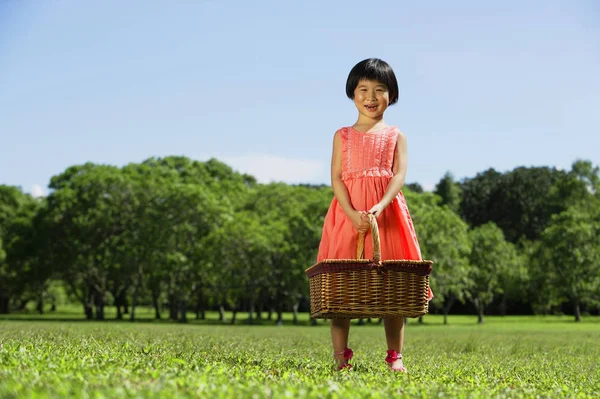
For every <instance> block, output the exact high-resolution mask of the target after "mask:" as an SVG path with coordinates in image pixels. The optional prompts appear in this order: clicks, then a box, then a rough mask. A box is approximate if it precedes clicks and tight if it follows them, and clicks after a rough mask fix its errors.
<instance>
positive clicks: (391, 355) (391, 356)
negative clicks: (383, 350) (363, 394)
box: [385, 349, 407, 373]
mask: <svg viewBox="0 0 600 399" xmlns="http://www.w3.org/2000/svg"><path fill="white" fill-rule="evenodd" d="M396 360H402V354H400V353H398V352H396V351H395V350H392V349H388V351H387V357H386V358H385V361H386V362H387V363H388V364H389V366H390V368H391V369H392V370H393V371H400V372H402V373H407V370H406V367H404V365H402V366H400V367H394V366H392V364H394V362H395V361H396Z"/></svg>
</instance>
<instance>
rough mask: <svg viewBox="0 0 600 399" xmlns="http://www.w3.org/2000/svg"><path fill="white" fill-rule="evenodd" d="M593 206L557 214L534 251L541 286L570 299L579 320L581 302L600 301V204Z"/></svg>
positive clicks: (592, 302)
mask: <svg viewBox="0 0 600 399" xmlns="http://www.w3.org/2000/svg"><path fill="white" fill-rule="evenodd" d="M594 205H595V206H594V209H593V211H589V210H588V209H586V208H583V209H582V208H581V207H570V208H569V209H567V210H566V211H564V212H562V213H560V214H558V215H555V216H554V217H553V218H552V221H551V223H550V225H549V226H548V228H547V229H546V230H545V231H544V232H543V234H542V236H541V238H540V246H539V247H538V248H537V251H536V254H535V259H536V261H537V265H538V267H537V271H538V273H540V275H541V276H542V278H543V280H542V281H543V282H544V283H545V284H544V286H543V287H542V288H543V289H546V290H551V291H552V292H553V293H555V294H557V295H558V298H559V299H566V300H569V301H570V302H571V303H572V305H573V312H574V315H575V321H577V322H578V321H581V306H582V305H585V304H589V305H592V304H598V303H600V295H599V294H598V293H599V292H600V247H599V246H598V237H599V236H600V204H599V203H598V202H595V204H594Z"/></svg>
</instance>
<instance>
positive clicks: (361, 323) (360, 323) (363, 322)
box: [356, 319, 366, 326]
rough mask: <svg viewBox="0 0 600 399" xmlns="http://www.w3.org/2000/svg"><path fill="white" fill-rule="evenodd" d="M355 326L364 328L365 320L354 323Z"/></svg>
mask: <svg viewBox="0 0 600 399" xmlns="http://www.w3.org/2000/svg"><path fill="white" fill-rule="evenodd" d="M356 324H357V325H359V326H364V325H365V324H366V323H365V319H358V323H356Z"/></svg>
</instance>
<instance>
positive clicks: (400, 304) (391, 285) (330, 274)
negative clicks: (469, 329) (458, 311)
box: [306, 215, 433, 319]
mask: <svg viewBox="0 0 600 399" xmlns="http://www.w3.org/2000/svg"><path fill="white" fill-rule="evenodd" d="M369 220H370V225H371V236H372V238H373V259H372V260H368V259H362V254H363V250H364V240H365V235H364V234H360V235H359V238H358V246H357V256H356V257H357V259H325V260H322V261H320V262H319V263H317V264H315V265H313V266H311V267H309V268H308V269H306V275H307V276H308V280H309V285H310V313H311V317H313V318H320V319H366V318H380V317H419V316H423V315H424V314H426V313H427V311H428V305H429V302H428V300H427V297H428V292H429V275H430V274H431V269H432V265H433V262H432V261H430V260H385V261H383V262H382V261H381V246H380V241H379V227H378V226H377V219H376V218H375V217H374V216H373V215H369Z"/></svg>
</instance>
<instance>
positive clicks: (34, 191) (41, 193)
mask: <svg viewBox="0 0 600 399" xmlns="http://www.w3.org/2000/svg"><path fill="white" fill-rule="evenodd" d="M31 196H32V197H33V198H40V197H45V196H46V191H45V190H44V188H43V187H42V186H40V185H39V184H34V185H33V186H31Z"/></svg>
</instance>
